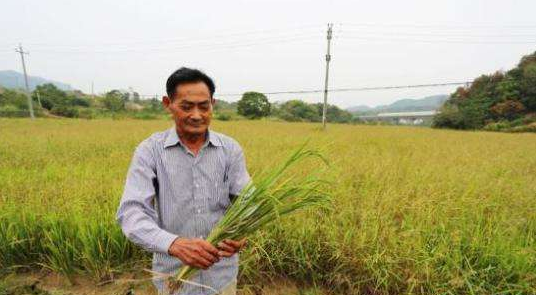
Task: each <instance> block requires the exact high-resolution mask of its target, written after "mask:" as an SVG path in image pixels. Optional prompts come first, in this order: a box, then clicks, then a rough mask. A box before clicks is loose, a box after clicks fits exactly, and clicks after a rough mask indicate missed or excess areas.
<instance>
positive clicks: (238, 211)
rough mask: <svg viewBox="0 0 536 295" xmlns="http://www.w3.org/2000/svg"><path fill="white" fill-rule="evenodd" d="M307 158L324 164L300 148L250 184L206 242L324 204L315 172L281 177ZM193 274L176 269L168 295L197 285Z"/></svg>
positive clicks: (238, 236)
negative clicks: (183, 286) (312, 158)
mask: <svg viewBox="0 0 536 295" xmlns="http://www.w3.org/2000/svg"><path fill="white" fill-rule="evenodd" d="M310 157H317V158H320V159H321V160H322V161H323V162H324V163H325V164H327V162H326V161H325V159H324V158H323V157H322V156H321V155H320V154H319V153H318V152H317V151H314V150H310V149H306V148H305V144H304V145H302V146H301V147H300V148H298V149H297V150H296V151H295V152H293V153H292V154H291V156H290V157H289V158H288V160H287V161H285V162H284V163H283V164H282V165H281V166H279V167H278V168H276V169H274V170H272V171H270V172H268V173H267V174H266V175H265V176H264V177H262V178H261V179H260V180H258V181H256V182H255V183H253V182H250V183H249V184H248V185H247V186H246V187H245V188H244V189H243V190H242V192H241V193H240V194H239V196H237V197H236V198H235V200H234V201H233V203H232V204H231V205H230V206H229V208H228V209H227V212H226V213H225V215H224V216H223V217H222V219H221V220H220V221H219V223H218V224H217V225H216V226H215V227H214V228H213V229H212V231H211V233H210V235H209V236H208V238H207V241H208V242H209V243H211V244H212V245H214V246H216V245H218V243H219V242H221V241H223V240H225V239H231V240H241V239H243V238H245V237H247V236H249V235H251V234H252V233H254V232H255V231H257V230H259V229H260V228H262V227H264V226H266V225H267V224H269V223H270V222H273V221H276V220H279V219H280V218H281V217H283V216H285V215H288V214H290V213H292V212H294V211H296V210H298V209H303V208H305V207H310V206H314V205H322V204H326V203H327V201H328V200H329V196H328V194H327V192H326V191H325V189H324V187H325V184H326V182H325V181H322V180H320V179H318V178H317V177H316V176H315V174H316V173H315V172H318V170H316V171H311V172H307V173H305V175H293V176H288V175H287V176H285V175H284V172H285V171H286V170H287V169H288V168H289V167H291V166H293V165H294V164H296V163H298V162H299V161H301V160H303V159H305V158H310ZM284 176H285V178H283V177H284ZM197 271H199V269H197V268H194V267H190V266H183V267H182V268H181V269H179V272H178V274H177V275H176V276H172V277H170V278H169V285H168V286H169V290H170V292H172V293H173V292H175V291H177V290H178V289H179V288H180V287H181V286H182V285H183V284H184V283H192V284H194V285H198V284H196V283H193V282H190V281H189V279H190V278H191V277H192V276H193V275H194V274H195V273H196V272H197Z"/></svg>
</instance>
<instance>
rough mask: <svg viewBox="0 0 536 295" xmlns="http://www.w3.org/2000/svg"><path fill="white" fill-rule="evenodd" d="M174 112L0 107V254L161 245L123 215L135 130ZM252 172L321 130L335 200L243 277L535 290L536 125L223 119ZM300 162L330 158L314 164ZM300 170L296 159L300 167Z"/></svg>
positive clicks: (68, 255)
mask: <svg viewBox="0 0 536 295" xmlns="http://www.w3.org/2000/svg"><path fill="white" fill-rule="evenodd" d="M169 126H171V121H164V120H151V121H145V120H144V121H141V120H108V119H102V120H101V119H99V120H76V119H37V120H35V121H34V122H32V121H30V120H27V119H2V120H0V267H1V269H2V271H3V273H4V274H6V273H7V272H13V271H18V272H23V271H27V270H37V269H40V268H43V267H44V268H47V269H51V270H53V271H55V272H58V273H61V274H63V275H65V276H66V277H68V278H69V277H70V278H74V277H76V276H77V275H80V274H82V275H84V276H86V277H90V278H92V279H93V280H94V281H95V282H100V281H106V280H109V279H110V278H112V277H113V276H117V275H118V274H120V273H123V274H124V273H132V272H138V271H141V270H142V269H143V268H145V267H147V266H148V265H149V255H148V254H147V253H144V252H143V251H142V250H140V249H138V248H137V247H135V246H133V245H132V244H131V243H129V242H127V241H126V239H125V237H124V236H123V235H122V234H121V231H120V229H119V227H118V226H117V225H116V224H115V220H114V214H115V210H116V208H117V204H118V201H119V198H120V195H121V193H122V189H123V183H124V179H125V174H126V170H127V168H128V165H129V162H130V159H131V156H132V153H133V151H134V148H135V146H136V144H137V143H139V142H140V141H141V140H143V139H144V138H146V137H147V136H148V135H150V134H151V133H153V132H155V131H158V130H163V129H165V128H168V127H169ZM213 128H214V129H215V130H218V131H221V132H224V133H226V134H229V135H231V136H233V137H234V138H236V139H237V140H238V141H239V142H240V143H241V144H242V146H243V147H244V149H245V153H246V157H247V163H248V167H249V170H250V173H251V174H253V175H258V174H259V173H260V172H261V171H262V170H263V169H265V168H266V167H270V166H271V165H273V164H275V163H279V162H281V161H282V160H283V159H285V157H286V156H287V155H288V153H289V151H290V150H292V149H293V148H295V147H298V146H299V145H301V144H302V143H303V142H304V141H305V140H307V139H310V143H309V144H310V146H313V147H317V148H319V149H321V150H323V152H324V154H325V156H326V157H327V158H328V159H329V161H330V163H331V166H330V168H329V170H328V172H326V174H325V177H326V178H327V179H328V180H330V181H331V182H332V184H331V185H332V189H331V192H332V193H333V203H332V205H331V207H332V208H331V209H323V210H309V211H304V212H301V213H299V214H297V215H295V216H293V217H291V218H290V219H287V220H285V221H283V222H282V223H278V224H277V225H276V226H274V227H271V228H270V229H269V230H266V231H263V232H262V233H260V234H258V235H256V236H255V237H254V238H253V239H252V241H251V243H250V246H249V248H248V249H247V251H246V252H245V253H244V254H242V263H241V274H240V284H241V285H242V286H244V285H256V284H259V282H267V281H269V280H270V279H274V280H279V279H281V278H283V279H284V280H286V281H290V282H294V283H297V284H303V285H304V286H318V287H319V288H321V289H323V290H326V291H327V292H328V293H333V294H535V293H536V136H535V134H523V133H519V134H505V133H494V132H464V131H451V130H434V129H428V128H412V127H396V126H351V125H330V126H328V130H327V131H326V132H323V131H322V130H321V129H320V125H318V124H311V123H280V122H269V121H262V120H261V121H228V122H221V121H216V122H214V126H213ZM299 169H302V170H305V169H318V165H317V163H312V162H304V163H303V164H302V165H301V166H300V167H299ZM296 172H299V171H296Z"/></svg>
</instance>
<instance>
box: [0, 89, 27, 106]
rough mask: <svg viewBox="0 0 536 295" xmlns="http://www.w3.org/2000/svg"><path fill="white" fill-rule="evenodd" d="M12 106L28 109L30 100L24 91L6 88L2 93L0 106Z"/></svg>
mask: <svg viewBox="0 0 536 295" xmlns="http://www.w3.org/2000/svg"><path fill="white" fill-rule="evenodd" d="M2 106H11V107H14V108H16V109H19V110H27V109H28V100H27V98H26V95H24V93H22V92H18V91H14V90H10V89H5V90H3V92H2V93H0V107H2Z"/></svg>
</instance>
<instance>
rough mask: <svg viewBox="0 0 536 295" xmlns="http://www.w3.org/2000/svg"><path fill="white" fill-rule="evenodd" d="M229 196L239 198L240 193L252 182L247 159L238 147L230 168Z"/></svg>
mask: <svg viewBox="0 0 536 295" xmlns="http://www.w3.org/2000/svg"><path fill="white" fill-rule="evenodd" d="M229 181H230V183H229V194H231V195H234V196H237V195H239V194H240V191H242V189H243V188H244V187H245V186H246V185H247V184H248V183H249V182H250V181H251V177H250V176H249V173H248V170H247V168H246V158H245V156H244V152H243V151H242V147H240V145H238V144H237V145H236V146H235V148H234V150H233V152H232V156H231V164H230V167H229Z"/></svg>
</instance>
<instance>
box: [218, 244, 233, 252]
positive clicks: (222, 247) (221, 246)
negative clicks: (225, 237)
mask: <svg viewBox="0 0 536 295" xmlns="http://www.w3.org/2000/svg"><path fill="white" fill-rule="evenodd" d="M218 248H219V249H220V250H223V251H226V252H236V249H235V248H234V247H232V246H231V245H228V244H227V243H225V242H220V243H219V244H218Z"/></svg>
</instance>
